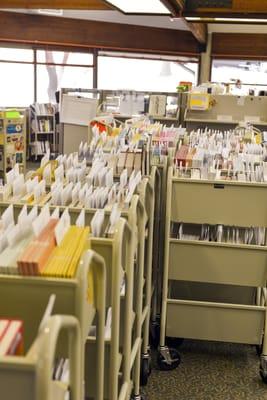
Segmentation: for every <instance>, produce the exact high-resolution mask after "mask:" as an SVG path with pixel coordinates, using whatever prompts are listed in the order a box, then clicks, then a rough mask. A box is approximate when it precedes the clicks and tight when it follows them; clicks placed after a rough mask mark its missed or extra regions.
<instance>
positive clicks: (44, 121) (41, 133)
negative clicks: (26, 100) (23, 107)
mask: <svg viewBox="0 0 267 400" xmlns="http://www.w3.org/2000/svg"><path fill="white" fill-rule="evenodd" d="M29 119H30V121H29V122H30V124H29V125H30V129H29V138H28V141H29V154H28V156H29V157H30V158H31V157H34V158H35V159H37V158H38V156H42V155H43V154H45V153H46V152H47V150H48V149H49V150H50V151H51V152H56V151H57V149H56V147H57V145H56V120H55V107H54V105H52V104H49V103H48V104H41V103H35V104H32V105H31V106H30V112H29Z"/></svg>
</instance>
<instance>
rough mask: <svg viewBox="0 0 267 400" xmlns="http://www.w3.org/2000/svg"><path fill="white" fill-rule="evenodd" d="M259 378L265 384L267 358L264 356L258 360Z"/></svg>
mask: <svg viewBox="0 0 267 400" xmlns="http://www.w3.org/2000/svg"><path fill="white" fill-rule="evenodd" d="M260 376H261V379H262V381H263V382H264V383H266V384H267V356H266V355H264V354H262V355H261V359H260Z"/></svg>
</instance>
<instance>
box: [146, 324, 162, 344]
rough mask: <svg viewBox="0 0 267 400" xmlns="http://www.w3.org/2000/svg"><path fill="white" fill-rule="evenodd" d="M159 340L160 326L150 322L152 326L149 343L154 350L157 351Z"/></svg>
mask: <svg viewBox="0 0 267 400" xmlns="http://www.w3.org/2000/svg"><path fill="white" fill-rule="evenodd" d="M159 338H160V324H159V323H158V322H152V324H151V325H150V338H149V343H150V344H151V345H152V347H153V348H154V349H157V348H158V346H159Z"/></svg>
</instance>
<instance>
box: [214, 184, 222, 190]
mask: <svg viewBox="0 0 267 400" xmlns="http://www.w3.org/2000/svg"><path fill="white" fill-rule="evenodd" d="M213 186H214V189H224V185H223V184H222V183H214V185H213Z"/></svg>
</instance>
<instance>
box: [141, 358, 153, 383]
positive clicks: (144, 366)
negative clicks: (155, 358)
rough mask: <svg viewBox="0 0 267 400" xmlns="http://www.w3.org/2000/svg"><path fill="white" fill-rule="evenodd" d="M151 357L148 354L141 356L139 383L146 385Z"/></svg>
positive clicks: (149, 373) (149, 372)
mask: <svg viewBox="0 0 267 400" xmlns="http://www.w3.org/2000/svg"><path fill="white" fill-rule="evenodd" d="M151 371H152V367H151V359H150V356H145V357H144V358H143V357H142V359H141V375H140V385H141V386H146V385H147V383H148V378H149V376H150V375H151Z"/></svg>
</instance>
